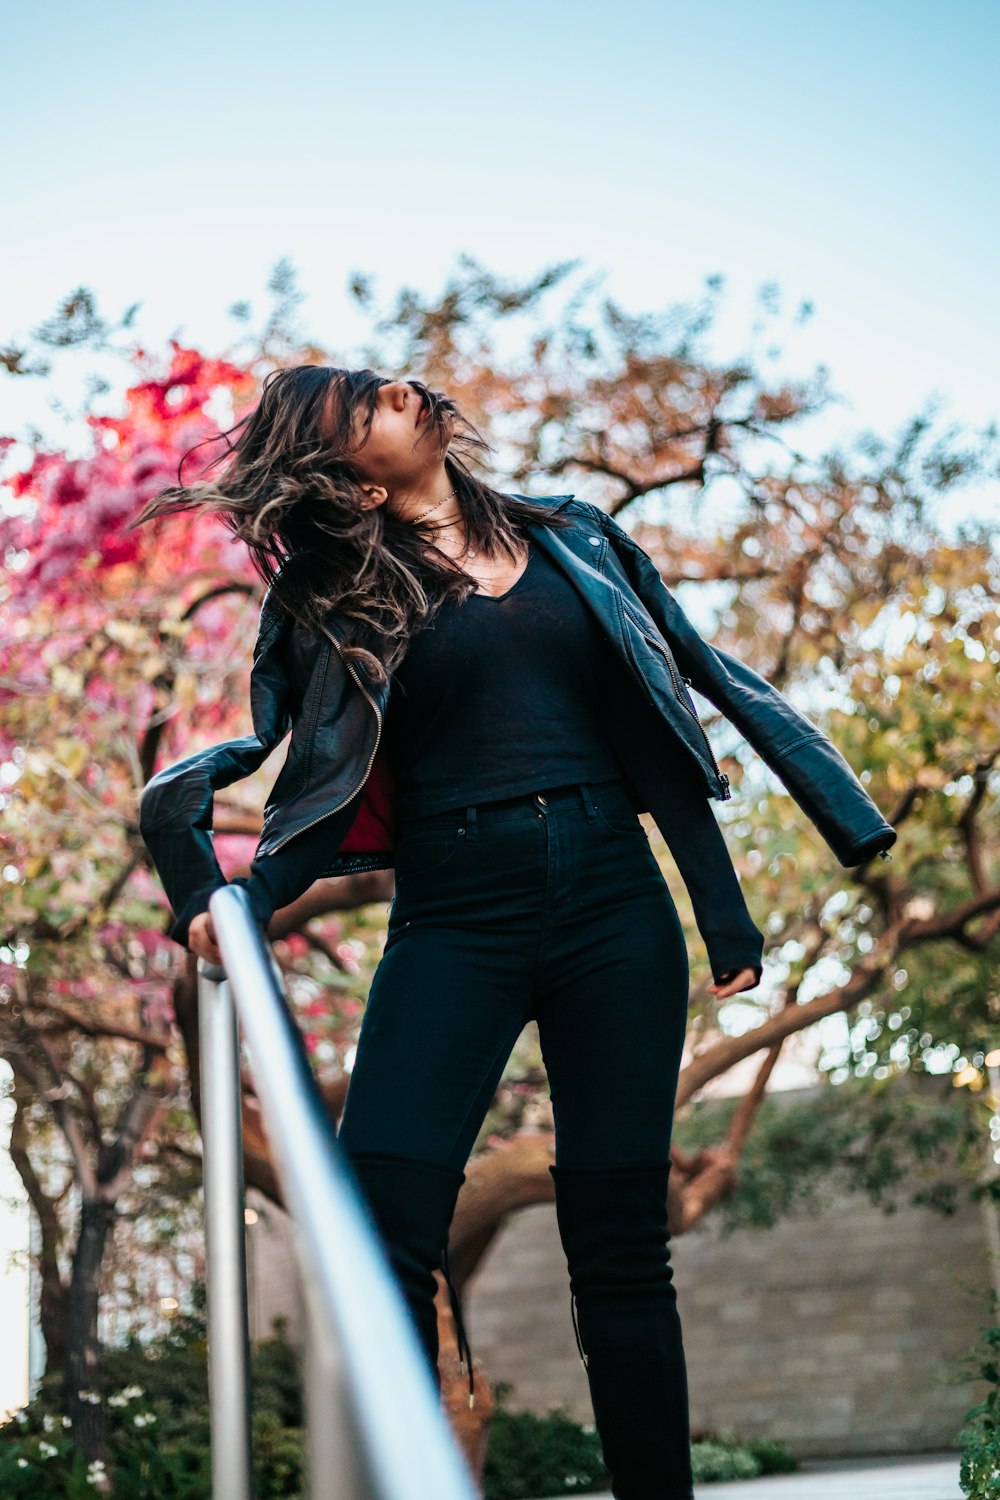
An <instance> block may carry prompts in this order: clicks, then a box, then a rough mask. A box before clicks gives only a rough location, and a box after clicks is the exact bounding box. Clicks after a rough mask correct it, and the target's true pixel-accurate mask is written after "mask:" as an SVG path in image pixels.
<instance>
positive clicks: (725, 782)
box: [642, 631, 731, 800]
mask: <svg viewBox="0 0 1000 1500" xmlns="http://www.w3.org/2000/svg"><path fill="white" fill-rule="evenodd" d="M642 638H643V640H644V641H645V642H646V643H647V645H650V646H652V647H653V649H654V650H655V651H659V653H660V655H661V656H662V657H663V660H664V661H665V662H666V664H667V671H668V672H669V673H670V680H671V682H672V683H673V685H674V693H675V694H676V696H677V701H678V702H679V703H680V704H681V705H682V706H683V707H684V708H686V709H687V711H688V713H689V714H690V715H691V717H692V719H693V720H694V722H695V723H696V724H697V726H698V728H699V729H700V730H701V737H702V739H703V740H704V741H705V748H706V749H707V750H708V753H709V755H710V756H711V759H712V765H713V766H714V767H715V774H716V776H717V777H718V778H719V781H720V782H721V784H722V786H723V788H724V790H725V793H726V799H728V798H729V797H730V795H731V793H730V791H729V777H728V776H727V775H726V773H725V771H720V770H719V763H718V761H717V760H716V758H715V754H714V752H713V750H712V743H711V741H710V740H709V738H708V735H707V734H706V733H705V726H704V724H703V723H702V722H701V720H700V719H699V717H698V715H697V714H696V713H695V711H694V709H693V708H692V707H691V705H690V703H689V702H688V701H687V696H686V694H685V693H684V692H683V691H682V689H681V685H680V681H679V679H678V674H677V667H676V665H675V664H674V662H673V660H672V659H671V657H670V656H669V655H668V654H667V652H666V651H664V649H663V647H662V646H661V645H660V643H659V641H656V640H654V639H653V637H652V636H650V635H647V634H646V632H645V631H643V632H642ZM684 681H685V682H690V681H691V679H690V677H685V678H684ZM724 800H725V799H724Z"/></svg>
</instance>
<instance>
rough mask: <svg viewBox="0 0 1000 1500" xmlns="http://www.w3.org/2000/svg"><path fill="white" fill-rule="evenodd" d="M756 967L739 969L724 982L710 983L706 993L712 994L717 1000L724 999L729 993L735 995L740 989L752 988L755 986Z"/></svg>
mask: <svg viewBox="0 0 1000 1500" xmlns="http://www.w3.org/2000/svg"><path fill="white" fill-rule="evenodd" d="M757 982H758V981H757V970H756V969H740V970H738V972H737V973H735V974H733V975H731V976H730V977H729V978H728V979H727V980H726V981H725V983H724V984H721V983H720V984H715V983H713V984H710V985H709V986H708V993H709V994H710V995H714V996H715V997H716V999H717V1000H725V999H726V998H727V997H728V996H729V995H735V994H737V993H738V992H739V991H740V990H752V989H755V988H756V986H757Z"/></svg>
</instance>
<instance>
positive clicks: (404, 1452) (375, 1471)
mask: <svg viewBox="0 0 1000 1500" xmlns="http://www.w3.org/2000/svg"><path fill="white" fill-rule="evenodd" d="M209 911H210V912H211V914H212V921H213V925H214V927H215V932H216V935H217V938H218V942H219V948H220V949H221V952H222V967H221V968H220V967H218V966H217V965H214V964H210V963H208V962H206V960H205V959H199V961H198V998H199V1007H200V1021H199V1027H200V1039H201V1049H202V1066H201V1099H202V1136H203V1148H204V1168H205V1224H206V1249H207V1273H208V1274H207V1281H208V1348H209V1402H210V1410H211V1434H212V1480H213V1490H212V1493H213V1494H214V1495H215V1497H216V1500H223V1497H224V1500H250V1496H251V1495H252V1466H251V1457H250V1454H251V1445H250V1380H249V1336H248V1319H247V1281H246V1250H245V1221H244V1191H243V1152H242V1124H241V1099H240V1071H239V1041H238V1030H237V1025H239V1028H240V1029H242V1032H243V1038H244V1041H245V1043H246V1047H247V1053H248V1058H249V1062H250V1068H251V1072H252V1074H253V1079H254V1085H255V1088H256V1091H257V1097H258V1099H259V1101H260V1106H261V1111H262V1114H263V1120H264V1126H265V1129H266V1131H267V1138H268V1143H269V1145H270V1148H271V1152H272V1156H273V1159H274V1165H275V1169H276V1171H277V1174H278V1179H279V1181H280V1183H281V1187H282V1191H283V1193H284V1196H285V1202H286V1205H287V1207H288V1210H289V1213H290V1215H291V1218H292V1223H293V1225H294V1232H295V1241H296V1249H297V1252H298V1261H299V1268H300V1272H301V1276H302V1285H303V1291H304V1300H305V1314H306V1317H305V1323H306V1360H305V1370H304V1388H305V1405H306V1428H307V1443H306V1452H307V1465H308V1474H309V1486H308V1494H309V1495H310V1497H311V1500H327V1497H330V1500H333V1497H336V1500H429V1497H433V1500H478V1495H477V1491H476V1489H475V1487H474V1485H473V1482H472V1476H471V1474H470V1472H469V1469H468V1467H467V1465H466V1462H465V1459H464V1456H463V1455H462V1453H461V1451H460V1449H459V1447H458V1444H457V1442H456V1441H455V1438H454V1435H453V1433H452V1430H451V1427H450V1425H449V1423H448V1420H447V1418H446V1416H445V1414H444V1412H443V1410H442V1406H441V1399H440V1395H439V1393H438V1390H437V1387H436V1385H435V1383H434V1380H433V1377H432V1375H431V1371H430V1370H429V1369H428V1367H427V1360H426V1355H425V1354H424V1352H423V1350H422V1349H421V1347H420V1344H419V1342H418V1340H417V1335H416V1332H415V1330H414V1328H413V1325H412V1322H411V1320H410V1318H409V1314H408V1311H407V1308H406V1304H405V1301H404V1298H403V1294H402V1291H401V1289H400V1287H399V1285H398V1283H397V1282H396V1280H395V1278H394V1276H393V1273H392V1270H391V1267H390V1264H389V1260H388V1257H387V1256H386V1253H385V1251H384V1249H383V1247H382V1244H381V1243H380V1241H379V1240H378V1239H377V1238H376V1236H375V1234H374V1233H373V1231H372V1229H371V1227H370V1224H369V1222H368V1220H367V1219H366V1217H365V1214H364V1210H363V1207H362V1204H361V1200H360V1197H359V1188H358V1186H357V1184H356V1182H355V1180H354V1178H353V1176H352V1174H351V1172H350V1167H349V1162H348V1161H347V1158H346V1157H344V1156H343V1154H342V1152H341V1149H340V1147H339V1145H338V1142H337V1136H336V1132H335V1130H334V1128H333V1126H332V1124H331V1122H330V1119H329V1116H328V1114H327V1112H326V1108H325V1106H324V1103H323V1099H322V1096H321V1094H320V1091H319V1088H318V1085H317V1083H316V1079H315V1077H314V1075H313V1071H312V1068H311V1066H310V1063H309V1056H308V1053H307V1051H306V1048H305V1045H304V1042H303V1039H302V1035H301V1033H300V1031H299V1028H298V1026H297V1024H296V1022H295V1018H294V1016H293V1015H292V1012H291V1009H290V1008H289V1005H288V1002H287V999H286V997H285V992H284V985H283V983H282V978H281V973H280V970H279V969H278V966H277V964H276V962H275V960H274V956H273V954H272V953H271V950H270V947H269V946H268V943H267V940H266V939H265V937H264V935H263V933H262V932H261V930H260V927H259V925H258V923H257V922H256V920H255V919H254V917H253V915H252V912H251V908H250V904H249V901H248V898H247V896H246V893H245V891H244V890H243V889H242V888H241V887H239V886H234V885H230V886H223V887H222V888H221V889H220V890H218V891H216V892H214V894H213V895H212V897H211V899H210V901H209Z"/></svg>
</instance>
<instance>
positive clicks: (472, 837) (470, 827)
mask: <svg viewBox="0 0 1000 1500" xmlns="http://www.w3.org/2000/svg"><path fill="white" fill-rule="evenodd" d="M465 833H466V838H467V840H468V842H469V843H470V844H474V843H475V842H476V809H475V808H474V807H467V808H466V809H465Z"/></svg>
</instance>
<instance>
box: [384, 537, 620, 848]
mask: <svg viewBox="0 0 1000 1500" xmlns="http://www.w3.org/2000/svg"><path fill="white" fill-rule="evenodd" d="M602 642H603V636H602V633H601V628H600V626H599V624H598V622H597V620H596V619H595V617H594V615H593V613H592V611H591V610H589V609H588V607H587V605H586V604H585V603H584V601H583V600H582V599H581V597H580V595H579V593H578V592H577V590H576V589H575V588H574V587H573V585H572V584H571V583H570V581H569V579H568V578H566V577H564V575H563V574H562V573H561V572H560V571H559V569H558V568H557V567H556V566H555V564H554V563H552V562H551V561H550V560H549V559H548V557H547V556H546V555H545V553H544V552H543V551H542V550H541V549H540V548H538V547H536V546H535V544H534V542H529V547H528V564H527V567H526V569H525V571H524V572H523V573H522V574H521V576H520V578H518V579H517V581H516V582H515V583H514V585H513V586H512V587H511V588H509V589H508V590H507V592H506V593H505V594H502V595H500V596H499V597H497V598H493V597H489V596H487V595H482V594H471V595H470V596H469V597H468V598H467V599H464V600H463V601H462V602H461V603H457V602H455V601H451V600H449V601H448V602H447V603H446V604H445V605H444V606H443V607H442V608H441V609H440V610H439V612H438V613H437V614H436V615H435V617H434V619H433V620H432V621H431V623H430V624H429V625H427V626H425V627H424V628H423V629H422V630H418V631H416V632H415V634H414V636H413V638H412V640H411V642H410V645H409V648H408V650H407V654H406V656H405V657H404V659H403V661H402V662H401V663H400V665H399V666H398V667H397V668H396V671H395V672H394V674H393V681H392V687H391V689H390V693H389V703H388V708H387V711H386V718H385V729H384V736H385V745H386V753H387V755H388V757H389V762H390V765H391V767H392V770H393V774H394V776H395V779H396V799H397V803H396V805H397V810H398V814H399V817H400V818H401V819H406V818H407V817H414V816H421V815H425V814H428V813H438V812H447V811H450V810H451V809H458V808H461V807H465V806H467V805H468V804H469V803H474V802H489V801H495V800H497V799H499V798H502V797H513V796H516V795H518V794H520V793H522V792H532V791H536V790H543V789H544V788H545V787H553V786H562V785H564V784H566V783H567V782H578V781H609V780H612V779H614V778H616V777H620V776H621V774H622V773H621V767H620V765H619V763H618V760H617V757H616V756H615V753H614V751H613V749H612V747H611V745H610V744H609V742H608V739H607V736H606V735H605V733H604V730H603V727H602V719H601V700H602V696H603V695H602V692H601V684H600V665H601V664H602V663H604V662H605V660H606V658H605V654H604V650H603V649H602Z"/></svg>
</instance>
